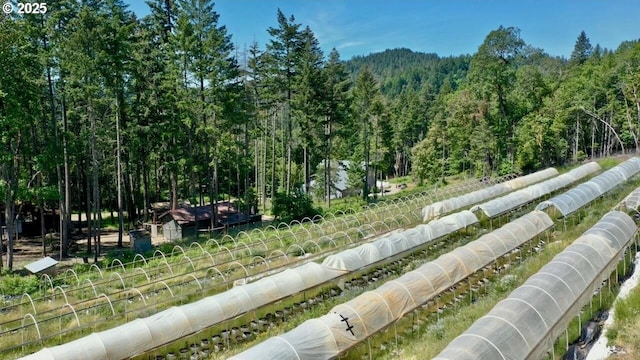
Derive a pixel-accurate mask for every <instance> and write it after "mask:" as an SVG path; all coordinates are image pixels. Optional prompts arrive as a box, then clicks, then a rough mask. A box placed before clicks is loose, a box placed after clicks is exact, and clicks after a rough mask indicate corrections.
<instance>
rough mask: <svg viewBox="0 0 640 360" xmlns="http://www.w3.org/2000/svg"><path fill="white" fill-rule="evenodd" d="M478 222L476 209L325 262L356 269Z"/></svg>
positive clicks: (383, 239) (338, 267) (381, 239)
mask: <svg viewBox="0 0 640 360" xmlns="http://www.w3.org/2000/svg"><path fill="white" fill-rule="evenodd" d="M477 222H478V219H477V218H476V216H475V215H473V213H472V212H470V211H468V210H465V211H461V212H459V213H455V214H451V215H448V216H445V217H443V218H441V219H438V220H434V221H432V222H430V223H428V224H426V225H418V226H416V227H414V228H412V229H409V230H405V231H402V232H398V233H392V234H389V235H388V236H384V237H382V238H380V239H378V240H375V241H373V242H371V243H367V244H363V245H360V246H358V247H355V248H353V249H349V250H345V251H342V252H340V253H338V254H335V255H329V256H327V258H326V259H325V260H324V261H323V262H322V264H323V265H324V266H326V267H327V268H330V269H339V270H350V271H351V270H356V269H359V268H361V267H364V266H367V265H369V264H372V263H374V262H376V261H380V260H382V259H385V258H387V257H389V256H392V255H395V254H398V253H401V252H403V251H405V250H408V249H411V248H413V247H416V246H418V245H422V244H426V243H428V242H431V241H433V240H436V239H439V238H441V237H443V236H445V235H447V234H451V233H454V232H456V231H458V230H461V229H464V228H466V227H467V226H470V225H473V224H475V223H477Z"/></svg>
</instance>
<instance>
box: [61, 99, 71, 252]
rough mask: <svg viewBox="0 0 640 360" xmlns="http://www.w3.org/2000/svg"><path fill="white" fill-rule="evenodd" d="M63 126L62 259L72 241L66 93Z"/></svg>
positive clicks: (63, 103) (63, 104)
mask: <svg viewBox="0 0 640 360" xmlns="http://www.w3.org/2000/svg"><path fill="white" fill-rule="evenodd" d="M62 126H63V130H64V133H63V135H62V149H63V151H62V153H63V168H64V197H63V201H62V202H61V204H64V206H63V207H61V208H60V217H61V220H62V229H61V236H60V242H61V244H60V245H61V247H60V259H62V258H63V257H66V256H68V255H69V244H70V241H71V236H70V230H71V175H70V165H69V144H68V141H67V133H68V131H69V124H68V121H67V103H66V100H65V97H64V95H63V96H62Z"/></svg>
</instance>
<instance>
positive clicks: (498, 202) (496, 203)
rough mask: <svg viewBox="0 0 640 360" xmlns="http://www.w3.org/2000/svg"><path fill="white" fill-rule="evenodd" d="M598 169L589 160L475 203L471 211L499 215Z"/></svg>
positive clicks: (598, 168)
mask: <svg viewBox="0 0 640 360" xmlns="http://www.w3.org/2000/svg"><path fill="white" fill-rule="evenodd" d="M598 171H600V165H598V163H596V162H590V163H587V164H584V165H582V166H579V167H577V168H575V169H573V170H571V171H568V172H566V173H564V174H562V175H559V176H556V177H554V178H552V179H549V180H545V181H543V182H541V183H537V184H534V185H530V186H528V187H526V188H524V189H521V190H518V191H514V192H512V193H509V194H507V195H505V196H501V197H499V198H497V199H493V200H489V201H487V202H485V203H483V204H480V205H476V206H474V207H472V208H471V211H473V212H474V213H479V212H481V213H483V214H484V215H485V216H487V217H494V216H497V215H501V214H504V213H506V212H508V211H511V210H513V209H515V208H517V207H519V206H522V205H525V204H527V203H529V202H531V201H533V200H536V199H538V198H541V197H542V196H545V195H548V194H551V193H552V192H554V191H557V190H559V189H562V188H564V187H566V186H569V185H571V184H572V183H574V182H576V181H578V180H580V179H582V178H584V177H585V176H587V175H591V174H593V173H595V172H598Z"/></svg>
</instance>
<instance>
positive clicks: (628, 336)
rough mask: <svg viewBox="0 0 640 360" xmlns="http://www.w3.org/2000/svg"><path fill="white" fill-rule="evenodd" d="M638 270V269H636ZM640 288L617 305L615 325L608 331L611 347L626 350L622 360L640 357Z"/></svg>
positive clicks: (632, 291) (636, 288)
mask: <svg viewBox="0 0 640 360" xmlns="http://www.w3.org/2000/svg"><path fill="white" fill-rule="evenodd" d="M636 270H638V269H636ZM638 339H640V286H637V287H635V288H634V289H633V290H631V292H630V293H629V295H628V296H627V297H626V298H625V299H621V300H619V301H618V302H617V303H616V305H615V315H614V323H613V326H611V327H610V328H609V329H608V330H607V340H608V345H609V346H616V347H618V348H622V349H624V351H625V353H626V354H623V355H622V356H621V357H620V359H637V358H638V356H639V355H640V341H639V340H638Z"/></svg>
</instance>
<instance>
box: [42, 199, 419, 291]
mask: <svg viewBox="0 0 640 360" xmlns="http://www.w3.org/2000/svg"><path fill="white" fill-rule="evenodd" d="M403 205H405V206H407V207H408V205H407V204H405V203H403ZM376 206H377V205H376ZM395 208H398V206H397V204H396V205H395ZM350 213H353V212H350ZM348 217H350V218H351V219H352V220H350V221H355V222H356V223H358V224H360V223H361V222H360V220H358V219H357V218H356V217H355V216H354V215H348ZM365 218H367V219H368V218H369V217H368V216H367V215H366V214H365ZM344 221H346V219H343V222H344ZM368 227H370V228H372V225H368ZM387 227H388V225H387ZM288 228H290V227H288ZM305 230H306V229H305ZM385 230H387V229H385ZM306 232H307V233H309V231H308V230H306ZM294 236H295V235H294ZM347 236H348V235H347ZM232 242H233V243H234V245H237V243H236V242H235V240H232ZM307 242H308V241H307ZM263 244H264V243H263ZM198 246H200V245H198ZM316 246H318V247H319V245H318V244H316ZM200 247H201V246H200ZM175 250H176V247H174V249H173V250H172V253H173V252H175ZM179 250H181V252H182V254H183V255H184V254H185V251H184V249H182V248H179ZM303 251H304V250H303ZM154 255H155V254H154ZM162 257H163V258H164V259H165V261H164V264H165V265H166V266H167V267H168V268H169V269H170V271H171V272H173V271H172V268H171V265H169V262H168V261H166V258H165V257H164V254H162ZM136 261H137V262H140V261H142V262H146V260H145V259H144V258H143V257H141V259H137V258H136V259H135V261H134V266H133V267H132V268H136V266H135V262H136ZM116 263H117V265H119V267H120V268H122V269H123V270H124V271H126V269H125V265H124V264H123V263H122V262H121V261H119V260H118V261H117V262H116V261H114V262H113V263H112V264H111V267H115V266H114V265H115V264H116ZM265 263H266V261H265ZM158 267H160V265H158ZM192 267H193V266H192ZM96 270H98V272H99V273H100V277H101V278H104V275H103V274H102V271H101V270H100V268H98V267H96ZM140 270H142V271H143V272H144V270H143V269H141V268H140ZM132 271H133V272H134V273H135V272H139V271H135V269H133V270H132ZM245 272H246V270H245ZM116 274H117V273H116ZM144 274H145V277H146V279H147V282H148V281H149V275H148V274H146V272H144ZM113 276H114V275H113V273H112V274H111V276H110V278H111V279H113ZM115 276H116V277H118V278H119V279H118V280H120V282H121V283H123V287H125V286H124V280H123V278H122V276H121V275H120V274H117V275H115ZM92 288H93V290H94V291H93V292H94V293H96V289H95V286H93V285H92ZM60 290H61V292H62V293H63V295H65V296H66V294H65V293H64V290H62V288H60ZM53 293H54V294H55V290H54V291H53ZM52 295H53V294H52ZM53 296H55V295H53ZM105 296H106V295H105ZM141 296H142V294H141ZM107 299H108V297H107ZM142 299H143V300H144V298H143V297H142Z"/></svg>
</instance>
